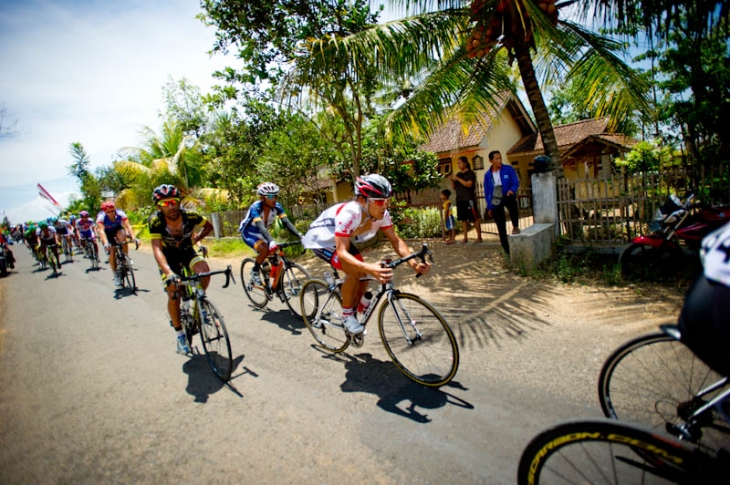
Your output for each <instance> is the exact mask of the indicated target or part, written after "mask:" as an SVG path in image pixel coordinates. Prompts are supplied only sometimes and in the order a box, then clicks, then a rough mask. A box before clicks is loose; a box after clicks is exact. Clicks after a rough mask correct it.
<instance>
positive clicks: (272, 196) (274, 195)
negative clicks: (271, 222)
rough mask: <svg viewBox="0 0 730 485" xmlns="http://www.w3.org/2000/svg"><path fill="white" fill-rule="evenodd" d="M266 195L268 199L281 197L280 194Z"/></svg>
mask: <svg viewBox="0 0 730 485" xmlns="http://www.w3.org/2000/svg"><path fill="white" fill-rule="evenodd" d="M264 197H266V198H267V199H276V198H277V197H279V194H266V195H265V196H264Z"/></svg>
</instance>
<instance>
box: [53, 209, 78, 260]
mask: <svg viewBox="0 0 730 485" xmlns="http://www.w3.org/2000/svg"><path fill="white" fill-rule="evenodd" d="M48 223H49V225H53V227H54V229H56V234H58V238H59V241H60V243H61V248H62V249H63V254H65V255H66V261H67V262H68V261H72V260H73V243H72V242H71V237H72V236H73V233H74V228H73V226H72V225H71V223H70V222H69V221H68V220H67V219H64V218H58V217H51V219H50V221H48Z"/></svg>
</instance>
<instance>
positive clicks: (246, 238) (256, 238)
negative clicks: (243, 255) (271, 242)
mask: <svg viewBox="0 0 730 485" xmlns="http://www.w3.org/2000/svg"><path fill="white" fill-rule="evenodd" d="M241 239H243V242H245V243H246V245H247V246H248V247H250V248H251V249H253V250H254V251H256V252H258V249H257V248H256V246H259V245H260V244H261V243H264V244H268V243H267V242H266V240H265V239H264V236H263V235H262V234H261V233H260V232H258V231H251V230H248V231H247V230H243V231H241Z"/></svg>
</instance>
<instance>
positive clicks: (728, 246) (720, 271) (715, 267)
mask: <svg viewBox="0 0 730 485" xmlns="http://www.w3.org/2000/svg"><path fill="white" fill-rule="evenodd" d="M702 259H703V261H704V266H705V276H706V277H707V278H709V279H711V280H712V281H717V282H718V283H722V284H723V285H725V286H728V287H730V224H725V225H724V226H723V227H721V228H720V229H717V230H715V231H714V232H712V233H710V234H708V235H707V236H705V238H704V239H703V240H702Z"/></svg>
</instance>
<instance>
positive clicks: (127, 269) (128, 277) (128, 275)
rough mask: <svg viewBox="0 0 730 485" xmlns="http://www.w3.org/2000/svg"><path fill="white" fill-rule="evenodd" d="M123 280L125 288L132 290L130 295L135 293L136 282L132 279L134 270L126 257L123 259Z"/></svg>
mask: <svg viewBox="0 0 730 485" xmlns="http://www.w3.org/2000/svg"><path fill="white" fill-rule="evenodd" d="M124 280H125V281H126V284H127V287H128V288H129V289H130V290H132V293H137V281H136V280H135V279H134V268H133V267H132V264H131V262H130V260H129V257H127V256H125V257H124Z"/></svg>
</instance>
